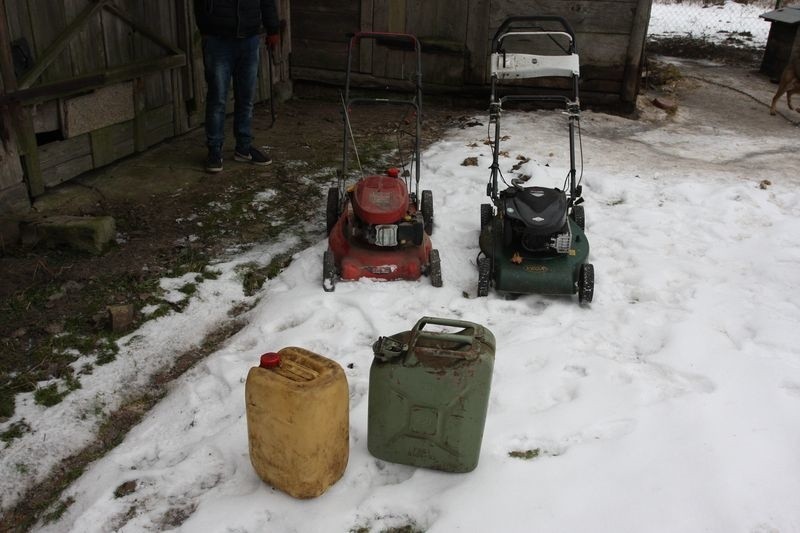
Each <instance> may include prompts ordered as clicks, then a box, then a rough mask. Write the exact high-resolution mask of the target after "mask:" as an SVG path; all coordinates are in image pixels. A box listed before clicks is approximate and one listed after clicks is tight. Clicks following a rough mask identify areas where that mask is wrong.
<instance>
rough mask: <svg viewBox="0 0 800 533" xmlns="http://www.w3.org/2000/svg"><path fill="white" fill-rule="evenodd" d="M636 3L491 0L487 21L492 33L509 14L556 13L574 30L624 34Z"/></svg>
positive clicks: (626, 1) (570, 0)
mask: <svg viewBox="0 0 800 533" xmlns="http://www.w3.org/2000/svg"><path fill="white" fill-rule="evenodd" d="M636 4H637V0H621V1H613V0H579V1H573V0H533V1H532V0H492V3H491V5H492V9H491V11H490V23H489V25H490V29H491V33H492V34H494V32H495V30H496V29H497V28H498V27H499V26H500V24H501V23H502V22H503V21H504V20H505V19H506V18H508V17H510V16H522V15H558V16H561V17H564V18H565V19H567V21H568V22H569V23H570V25H571V26H572V29H573V30H575V33H578V34H580V33H619V34H628V33H629V32H630V30H631V27H632V25H633V16H634V12H635V11H636ZM580 42H581V41H580V39H579V40H578V43H579V44H580ZM587 42H588V41H587ZM578 50H579V51H580V48H578Z"/></svg>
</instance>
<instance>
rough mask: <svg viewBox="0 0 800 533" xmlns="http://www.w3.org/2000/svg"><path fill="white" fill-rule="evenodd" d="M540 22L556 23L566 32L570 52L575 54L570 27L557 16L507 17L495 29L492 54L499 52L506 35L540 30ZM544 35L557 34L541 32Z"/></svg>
mask: <svg viewBox="0 0 800 533" xmlns="http://www.w3.org/2000/svg"><path fill="white" fill-rule="evenodd" d="M541 22H556V23H558V24H559V25H560V26H561V28H563V30H564V32H566V33H567V34H568V35H569V37H570V40H569V41H570V44H569V47H570V52H571V53H576V50H575V32H574V31H572V26H570V25H569V22H567V19H565V18H564V17H559V16H557V15H540V16H536V15H532V16H521V17H508V18H507V19H505V20H504V21H503V23H502V24H500V27H499V28H497V31H496V32H495V34H494V37H492V52H498V51H500V45H501V44H502V42H503V39H504V38H505V37H507V36H508V34H513V33H515V32H518V31H519V30H532V29H534V30H541V29H542V28H541V26H539V24H538V23H541ZM542 33H544V34H547V33H558V32H546V31H544V32H542Z"/></svg>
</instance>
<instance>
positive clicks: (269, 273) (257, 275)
mask: <svg viewBox="0 0 800 533" xmlns="http://www.w3.org/2000/svg"><path fill="white" fill-rule="evenodd" d="M291 262H292V254H290V253H286V254H279V255H276V256H275V257H273V258H272V261H270V262H269V264H267V265H265V266H259V265H257V264H256V263H245V264H243V265H240V266H239V267H238V269H237V270H238V273H239V275H240V276H241V277H242V287H243V289H244V293H245V295H247V296H252V295H254V294H255V293H256V292H258V291H259V289H261V287H262V286H263V285H264V282H265V281H267V280H268V279H272V278H274V277H275V276H277V275H278V274H280V273H281V272H282V271H283V270H284V269H285V268H286V267H288V266H289V264H291Z"/></svg>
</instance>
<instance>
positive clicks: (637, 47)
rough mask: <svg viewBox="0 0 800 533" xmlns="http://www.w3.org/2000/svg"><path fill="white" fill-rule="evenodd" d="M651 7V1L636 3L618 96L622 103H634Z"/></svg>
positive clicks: (637, 90) (641, 0)
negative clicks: (620, 92)
mask: <svg viewBox="0 0 800 533" xmlns="http://www.w3.org/2000/svg"><path fill="white" fill-rule="evenodd" d="M651 7H652V0H638V2H637V3H636V13H635V14H634V15H633V26H632V27H631V32H630V41H628V53H627V54H626V57H625V74H624V75H623V79H622V94H621V95H620V97H621V99H622V101H623V102H626V103H635V102H636V94H637V93H638V92H639V78H640V77H641V67H642V59H643V55H644V54H643V53H644V44H645V41H646V40H647V25H648V22H649V21H650V8H651Z"/></svg>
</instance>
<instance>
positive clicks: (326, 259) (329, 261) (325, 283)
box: [322, 250, 336, 292]
mask: <svg viewBox="0 0 800 533" xmlns="http://www.w3.org/2000/svg"><path fill="white" fill-rule="evenodd" d="M322 288H323V289H324V290H325V292H333V290H334V289H335V288H336V263H335V262H334V260H333V252H331V251H330V250H326V251H325V253H324V254H323V256H322Z"/></svg>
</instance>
